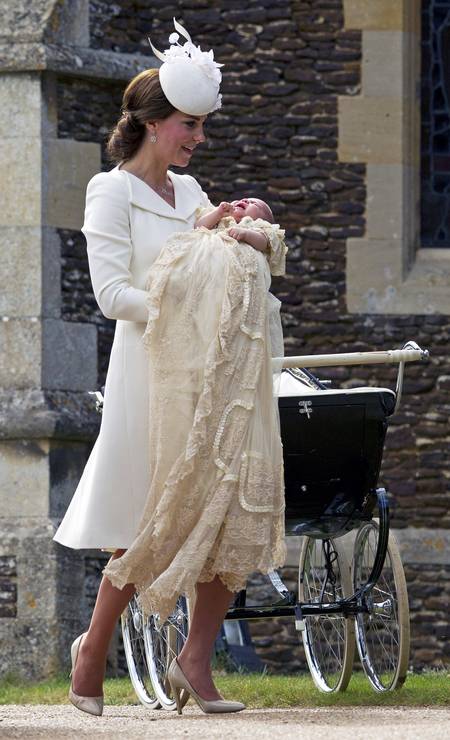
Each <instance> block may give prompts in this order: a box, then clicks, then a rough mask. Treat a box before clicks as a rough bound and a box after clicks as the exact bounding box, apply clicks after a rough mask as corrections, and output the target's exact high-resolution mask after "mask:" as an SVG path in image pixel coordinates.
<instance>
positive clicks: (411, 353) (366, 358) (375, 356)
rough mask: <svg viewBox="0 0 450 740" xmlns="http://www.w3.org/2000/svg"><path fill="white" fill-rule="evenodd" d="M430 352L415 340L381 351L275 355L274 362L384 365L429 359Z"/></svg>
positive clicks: (287, 363) (282, 363) (311, 364)
mask: <svg viewBox="0 0 450 740" xmlns="http://www.w3.org/2000/svg"><path fill="white" fill-rule="evenodd" d="M428 357H429V352H428V350H427V349H421V348H420V347H419V345H418V344H416V343H415V342H412V341H411V342H406V344H405V345H404V346H403V348H402V349H388V350H383V351H381V352H342V353H339V354H333V355H331V354H330V355H297V356H294V357H275V358H274V359H273V363H274V364H275V365H276V364H277V363H280V364H281V365H282V367H329V366H332V365H383V364H386V363H396V362H400V363H405V362H417V361H418V360H428Z"/></svg>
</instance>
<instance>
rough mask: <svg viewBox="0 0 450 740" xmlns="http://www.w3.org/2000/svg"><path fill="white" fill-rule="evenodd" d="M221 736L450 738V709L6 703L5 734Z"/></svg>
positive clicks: (1, 710) (232, 739) (2, 713)
mask: <svg viewBox="0 0 450 740" xmlns="http://www.w3.org/2000/svg"><path fill="white" fill-rule="evenodd" d="M80 737H81V738H97V737H98V738H101V739H102V740H104V739H106V738H108V740H109V739H110V740H116V738H117V740H121V739H122V738H123V739H125V738H127V740H134V739H135V738H152V739H153V738H164V739H165V740H168V738H170V740H172V738H181V737H182V738H186V737H187V738H208V740H209V738H221V740H222V739H223V740H238V739H239V740H243V739H244V740H245V739H246V738H248V739H249V740H253V739H255V740H266V739H268V738H270V740H273V739H274V738H283V740H291V739H293V738H295V740H300V739H301V740H322V738H324V739H325V738H326V739H327V740H344V739H345V740H349V737H350V738H351V740H359V738H361V740H362V739H363V738H364V740H370V739H371V738H376V740H395V739H396V738H399V739H400V738H401V740H416V739H419V738H420V740H428V738H430V740H431V739H433V740H435V738H437V737H439V738H448V737H450V709H447V708H427V707H315V708H308V709H305V708H299V709H295V708H291V709H250V710H246V711H244V712H240V713H238V714H229V715H220V716H218V715H215V716H214V715H205V714H203V713H202V712H201V711H200V710H199V709H198V708H197V707H195V706H192V707H191V706H189V707H187V708H186V709H185V710H184V712H183V716H182V717H178V715H177V714H176V713H175V712H164V711H148V710H146V709H145V708H144V707H141V706H106V707H105V711H104V715H103V717H90V716H89V715H86V714H83V713H82V712H80V711H79V710H77V709H75V708H74V707H71V706H64V705H59V706H56V705H35V706H31V705H28V706H19V705H9V706H1V707H0V738H51V739H52V740H59V738H74V739H75V738H80Z"/></svg>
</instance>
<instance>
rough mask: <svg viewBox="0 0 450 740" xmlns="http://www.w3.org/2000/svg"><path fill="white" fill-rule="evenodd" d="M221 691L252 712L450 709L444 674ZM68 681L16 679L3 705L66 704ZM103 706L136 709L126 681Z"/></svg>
mask: <svg viewBox="0 0 450 740" xmlns="http://www.w3.org/2000/svg"><path fill="white" fill-rule="evenodd" d="M215 680H216V683H217V686H218V688H219V690H220V691H221V692H222V693H223V694H224V696H225V697H226V698H228V699H239V700H240V701H243V702H244V703H245V704H246V705H247V706H248V707H249V708H251V709H262V708H269V707H278V708H284V707H320V706H449V705H450V675H449V674H448V673H447V672H446V671H433V672H427V673H420V674H410V675H409V676H408V678H407V681H406V683H405V685H404V686H403V688H402V689H401V690H400V691H393V692H387V693H385V694H378V693H376V692H375V691H373V689H372V688H371V686H370V685H369V682H368V681H367V679H366V678H365V676H364V675H363V674H360V673H355V674H354V675H353V676H352V679H351V681H350V684H349V687H348V689H347V691H346V692H344V693H342V694H322V693H321V692H320V691H318V690H317V689H316V688H315V686H314V684H313V682H312V680H311V678H310V677H309V675H301V676H269V675H261V674H240V673H234V674H228V675H218V674H216V676H215ZM68 688H69V679H68V678H67V677H59V678H52V679H49V680H47V681H41V682H38V683H26V682H23V681H20V680H18V679H17V678H14V677H9V678H6V679H3V680H2V681H0V704H66V703H67V701H68V700H67V691H68ZM105 703H106V704H114V705H126V704H138V703H139V702H138V700H137V698H136V695H135V693H134V691H133V688H132V685H131V682H130V680H129V679H128V678H109V679H107V680H106V682H105Z"/></svg>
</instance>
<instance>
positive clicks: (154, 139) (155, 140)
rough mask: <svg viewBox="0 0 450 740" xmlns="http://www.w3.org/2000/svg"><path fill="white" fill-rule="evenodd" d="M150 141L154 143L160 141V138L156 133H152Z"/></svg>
mask: <svg viewBox="0 0 450 740" xmlns="http://www.w3.org/2000/svg"><path fill="white" fill-rule="evenodd" d="M150 141H151V142H152V144H156V142H157V141H158V139H157V138H156V135H155V134H152V135H151V136H150Z"/></svg>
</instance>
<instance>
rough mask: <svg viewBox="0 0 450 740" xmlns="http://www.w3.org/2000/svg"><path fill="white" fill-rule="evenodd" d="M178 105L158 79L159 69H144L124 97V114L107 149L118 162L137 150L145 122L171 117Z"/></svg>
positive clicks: (129, 84) (112, 133)
mask: <svg viewBox="0 0 450 740" xmlns="http://www.w3.org/2000/svg"><path fill="white" fill-rule="evenodd" d="M175 110H176V109H175V108H174V107H173V105H171V103H169V101H168V100H167V98H166V96H165V95H164V93H163V90H162V87H161V84H160V82H159V71H158V70H157V69H145V70H144V71H143V72H140V73H139V74H138V75H136V77H133V79H132V80H131V82H129V83H128V85H127V88H126V90H125V92H124V94H123V99H122V115H121V117H120V118H119V120H118V122H117V124H116V126H115V128H114V129H113V130H112V132H111V134H110V136H109V139H108V143H107V145H106V152H107V154H108V158H109V159H110V160H111V161H112V162H114V163H115V164H119V162H124V161H126V160H127V159H131V157H132V156H133V155H134V154H136V152H137V150H138V149H139V147H140V145H141V144H142V141H143V140H144V136H145V131H146V129H145V124H146V123H148V122H149V121H161V120H163V119H164V118H168V117H169V116H170V115H171V114H172V113H173V112H174V111H175Z"/></svg>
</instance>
